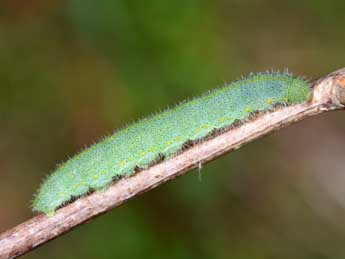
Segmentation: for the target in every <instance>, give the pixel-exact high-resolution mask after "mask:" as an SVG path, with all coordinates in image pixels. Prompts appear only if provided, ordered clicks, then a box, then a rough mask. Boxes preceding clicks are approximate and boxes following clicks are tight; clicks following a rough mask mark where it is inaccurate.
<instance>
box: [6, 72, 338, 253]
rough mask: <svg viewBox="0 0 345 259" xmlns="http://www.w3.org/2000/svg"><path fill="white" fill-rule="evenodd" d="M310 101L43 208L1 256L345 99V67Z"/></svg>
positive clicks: (12, 233) (12, 234)
mask: <svg viewBox="0 0 345 259" xmlns="http://www.w3.org/2000/svg"><path fill="white" fill-rule="evenodd" d="M311 85H312V87H313V89H314V90H313V97H312V100H311V101H310V102H309V103H308V104H303V105H294V106H289V107H281V108H279V109H278V110H276V111H274V112H268V113H263V114H260V115H259V116H257V117H256V118H255V119H253V120H251V121H249V122H248V123H245V124H243V125H240V126H238V127H235V128H233V129H230V130H228V131H226V132H223V133H221V134H219V135H217V136H214V137H212V138H210V139H207V140H205V141H203V142H201V143H198V144H196V145H193V146H192V147H190V148H188V149H187V150H185V151H184V152H182V153H181V154H179V155H178V156H176V157H174V158H172V159H170V160H167V161H162V162H160V163H159V164H157V165H155V166H152V167H150V168H149V169H147V170H143V171H140V172H138V173H137V174H135V175H134V176H132V177H129V178H124V179H122V180H119V181H118V182H115V183H114V184H112V185H111V186H110V187H109V188H108V189H107V190H106V191H104V192H94V193H92V194H90V195H89V196H86V197H83V198H80V199H78V200H76V201H75V202H73V203H71V204H69V205H67V206H66V207H63V208H61V209H59V210H58V211H57V212H56V214H55V215H54V216H52V217H47V216H45V215H43V214H40V215H38V216H36V217H33V218H31V219H29V220H27V221H26V222H24V223H22V224H20V225H18V226H16V227H14V228H12V229H10V230H8V231H6V232H4V233H2V234H1V235H0V258H1V259H7V258H15V257H17V256H20V255H22V254H24V253H26V252H28V251H30V250H32V249H34V248H36V247H38V246H40V245H42V244H44V243H45V242H48V241H49V240H52V239H54V238H56V237H58V236H60V235H62V234H64V233H66V232H68V231H70V230H72V229H73V228H75V227H76V226H78V225H80V224H83V223H85V222H87V221H90V220H91V219H92V218H94V217H96V216H98V215H101V214H103V213H105V212H107V211H109V210H111V209H112V208H114V207H117V206H119V205H121V204H123V203H124V202H126V201H128V200H129V199H132V198H134V197H136V196H138V195H140V194H142V193H144V192H146V191H149V190H151V189H153V188H155V187H157V186H158V185H161V184H163V183H165V182H167V181H170V180H172V179H174V178H176V177H177V176H180V175H183V174H185V173H187V172H188V171H190V170H191V169H193V168H196V167H198V166H199V165H200V164H203V163H207V162H208V161H211V160H213V159H215V158H217V157H219V156H221V155H223V154H225V153H228V152H231V151H233V150H235V149H238V148H240V147H241V146H242V145H243V144H246V143H249V142H251V141H253V140H255V139H257V138H259V137H262V136H264V135H266V134H268V133H270V132H272V131H276V130H278V129H280V128H282V127H285V126H287V125H289V124H291V123H293V122H296V121H299V120H302V119H304V118H307V117H309V116H312V115H316V114H319V113H322V112H326V111H332V110H336V109H344V105H345V68H343V69H341V70H338V71H336V72H333V73H331V74H329V75H328V76H326V77H323V78H321V79H320V80H318V81H315V82H313V83H312V84H311Z"/></svg>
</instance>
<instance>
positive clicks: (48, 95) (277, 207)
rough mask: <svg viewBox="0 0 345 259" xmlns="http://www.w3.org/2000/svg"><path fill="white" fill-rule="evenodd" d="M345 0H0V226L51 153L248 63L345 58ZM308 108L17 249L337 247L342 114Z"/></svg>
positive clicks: (339, 62) (76, 252) (299, 66)
mask: <svg viewBox="0 0 345 259" xmlns="http://www.w3.org/2000/svg"><path fill="white" fill-rule="evenodd" d="M344 10H345V2H344V0H338V1H321V0H306V1H300V0H299V1H297V0H291V1H290V0H289V1H284V2H283V1H274V0H270V1H260V0H252V1H248V0H232V1H226V0H215V1H203V0H184V1H178V0H177V1H162V0H146V1H138V0H137V1H133V0H97V1H96V0H71V1H68V0H64V1H57V0H25V1H24V0H1V1H0V176H1V182H0V231H3V230H5V229H7V228H10V227H12V226H14V225H16V224H18V223H20V222H22V221H24V220H25V219H27V218H29V217H31V216H33V213H32V212H31V210H30V201H31V200H32V197H33V193H34V192H35V191H36V189H37V188H38V186H39V185H40V182H41V181H42V179H44V177H45V176H46V175H47V174H48V173H49V172H51V171H52V170H53V169H54V167H55V165H56V164H57V163H60V162H61V161H64V160H66V159H67V158H68V157H71V156H73V154H75V153H76V152H78V151H79V150H80V149H82V148H83V147H84V146H85V145H90V144H92V143H94V142H95V141H96V140H97V139H99V138H100V137H102V136H104V135H107V134H109V133H111V132H112V131H113V130H114V129H115V128H118V127H121V126H123V125H125V124H126V123H128V122H131V121H133V120H136V119H138V118H139V117H142V116H144V115H148V114H150V113H153V112H154V111H157V110H159V109H161V108H164V107H166V106H168V105H173V104H175V103H177V102H178V101H181V100H182V99H184V98H186V97H190V96H196V95H199V94H200V93H202V92H203V91H206V90H207V89H210V88H213V87H216V86H219V85H223V84H224V83H225V82H231V81H233V80H235V79H238V78H240V77H241V76H242V75H246V74H248V73H249V72H257V71H266V70H271V69H275V70H278V69H280V70H284V69H286V68H288V69H289V71H291V72H293V73H294V74H297V75H303V76H305V78H306V79H312V78H318V77H320V76H322V75H324V74H326V73H328V72H331V71H333V70H335V69H338V68H341V67H343V66H344V59H345V52H344V46H345V33H344V22H345V16H344ZM342 118H344V114H342V113H341V112H334V113H330V114H325V115H322V116H318V117H315V118H311V119H307V120H305V121H303V122H301V123H299V124H297V125H294V126H291V127H289V128H287V129H284V130H281V131H279V132H277V133H274V134H273V135H270V136H269V137H266V138H264V139H261V140H259V141H256V142H255V143H252V144H250V145H248V146H245V147H243V148H242V149H240V150H238V151H236V152H234V153H232V154H230V155H227V156H225V157H223V158H221V159H218V160H217V161H213V162H212V163H210V164H208V165H205V166H203V168H202V170H201V172H200V173H199V172H198V171H193V172H191V173H189V174H188V175H186V176H184V177H181V178H179V179H177V180H175V181H173V182H171V183H169V184H166V185H164V186H161V187H159V188H157V189H156V190H153V191H151V192H149V193H147V194H145V195H143V196H141V197H139V198H137V199H135V200H133V201H130V202H129V203H127V204H125V205H124V206H122V207H120V208H117V209H115V210H113V211H112V212H110V213H108V214H106V215H104V216H101V217H99V218H97V219H96V220H94V221H93V222H91V223H90V224H87V225H85V226H82V227H79V228H77V229H75V230H74V231H72V232H71V233H68V234H67V235H64V236H62V237H60V238H58V239H57V240H55V241H53V242H50V243H48V244H45V245H44V246H42V247H40V248H38V249H37V250H35V251H33V252H31V253H29V254H27V255H26V256H24V257H23V258H27V259H29V258H53V259H54V258H67V259H70V258H71V259H72V258H85V259H87V258H126V259H127V258H179V259H180V258H198V259H200V258H236V259H247V258H248V259H260V258H265V259H267V258H281V259H284V258H286V259H291V258H297V259H298V258H303V259H308V258H313V259H315V258H320V259H321V258H322V259H325V258H344V257H345V246H344V242H345V189H344V185H345V172H344V169H345V162H344V155H345V151H344V146H345V134H344V132H345V123H344V119H342Z"/></svg>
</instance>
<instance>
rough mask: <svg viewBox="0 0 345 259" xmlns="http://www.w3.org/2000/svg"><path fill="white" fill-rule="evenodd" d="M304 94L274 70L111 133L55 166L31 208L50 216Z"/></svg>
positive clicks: (306, 93) (299, 84) (301, 85)
mask: <svg viewBox="0 0 345 259" xmlns="http://www.w3.org/2000/svg"><path fill="white" fill-rule="evenodd" d="M310 96H311V90H310V87H309V85H308V83H307V82H306V81H304V80H303V79H300V78H298V77H294V76H292V75H290V74H288V73H278V72H266V73H259V74H250V75H249V76H247V77H245V78H243V79H241V80H238V81H235V82H233V83H230V84H228V85H226V86H224V87H221V88H217V89H214V90H211V91H209V92H208V93H206V94H204V95H201V96H200V97H197V98H194V99H192V100H190V101H185V102H182V103H181V104H179V105H177V106H176V107H175V108H172V109H166V110H164V111H163V112H161V113H158V114H156V115H153V116H151V117H148V118H144V119H142V120H140V121H138V122H137V123H134V124H132V125H130V126H128V127H126V128H123V129H121V130H119V131H116V132H115V133H114V134H113V135H111V136H108V137H106V138H104V139H103V140H102V141H101V142H99V143H97V144H95V145H92V146H91V147H89V148H87V149H85V150H84V151H82V152H81V153H79V154H78V155H76V156H75V157H73V158H72V159H70V160H68V161H67V162H65V163H64V164H62V165H60V166H59V167H58V168H57V169H56V170H55V172H53V173H52V174H51V175H50V176H48V177H47V179H46V180H45V181H44V182H43V184H42V185H41V187H40V188H39V190H38V192H37V194H36V196H35V198H34V201H33V204H32V207H33V210H34V211H38V212H43V213H45V214H47V215H49V216H50V215H53V214H54V213H55V211H56V209H57V208H60V207H62V206H64V205H65V204H67V203H68V202H70V201H71V200H72V199H76V198H78V197H80V196H82V195H86V194H88V193H89V192H90V191H91V190H95V191H98V190H104V189H105V188H106V187H107V186H108V185H109V184H110V183H111V182H112V181H114V180H116V179H119V178H121V177H127V176H131V175H132V174H134V172H135V171H137V169H144V168H148V167H149V166H151V165H152V164H154V163H155V162H157V161H158V160H160V159H162V157H164V159H169V158H171V157H172V156H174V155H176V154H177V153H178V152H179V151H181V149H182V148H183V147H184V145H185V144H186V143H189V142H195V141H201V140H202V139H204V138H205V137H206V136H208V135H210V134H211V133H214V132H217V131H219V130H224V129H225V128H227V127H231V126H233V125H234V124H236V123H238V122H243V121H245V120H248V119H250V118H251V117H253V116H252V115H253V114H254V113H258V112H263V111H269V110H273V109H274V108H275V107H276V106H277V105H291V104H298V103H303V102H307V101H308V100H309V99H310Z"/></svg>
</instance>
